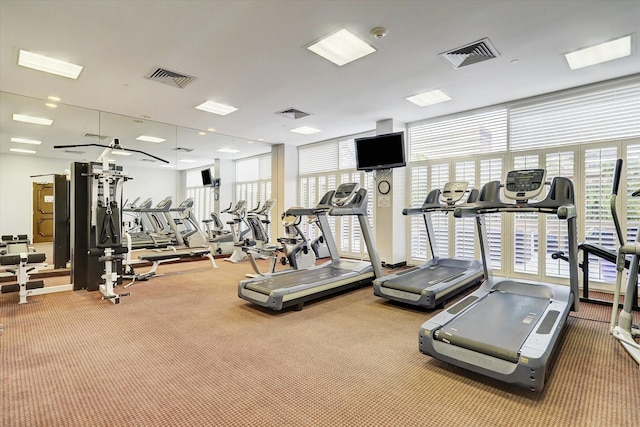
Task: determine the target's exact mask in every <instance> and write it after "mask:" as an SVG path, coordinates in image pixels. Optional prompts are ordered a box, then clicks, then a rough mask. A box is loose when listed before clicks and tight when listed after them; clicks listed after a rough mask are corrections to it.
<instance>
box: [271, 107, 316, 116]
mask: <svg viewBox="0 0 640 427" xmlns="http://www.w3.org/2000/svg"><path fill="white" fill-rule="evenodd" d="M276 114H279V115H281V116H285V117H289V118H290V119H299V118H301V117H306V116H308V115H309V113H305V112H304V111H300V110H296V109H295V108H287V109H286V110H282V111H278V112H277V113H276Z"/></svg>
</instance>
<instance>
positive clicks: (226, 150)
mask: <svg viewBox="0 0 640 427" xmlns="http://www.w3.org/2000/svg"><path fill="white" fill-rule="evenodd" d="M217 151H218V152H220V153H239V152H240V150H236V149H235V148H221V149H219V150H217Z"/></svg>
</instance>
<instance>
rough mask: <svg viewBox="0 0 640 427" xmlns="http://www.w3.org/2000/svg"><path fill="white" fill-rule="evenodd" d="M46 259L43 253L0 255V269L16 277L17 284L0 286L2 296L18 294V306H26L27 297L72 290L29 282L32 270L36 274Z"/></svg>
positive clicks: (44, 264)
mask: <svg viewBox="0 0 640 427" xmlns="http://www.w3.org/2000/svg"><path fill="white" fill-rule="evenodd" d="M9 246H14V245H9ZM16 246H17V245H16ZM25 247H26V245H25ZM46 259H47V256H46V255H45V254H44V253H29V252H26V251H23V252H20V253H9V254H6V255H0V267H2V268H3V269H4V270H5V271H7V272H9V273H11V274H14V275H16V276H17V279H18V283H13V284H8V285H2V286H0V292H1V293H3V294H4V293H9V292H19V293H20V301H19V304H26V303H27V302H28V301H27V297H28V296H31V295H43V294H50V293H54V292H61V291H70V290H72V289H73V285H60V286H49V287H45V286H44V281H43V280H36V281H29V275H30V274H31V273H32V272H34V270H35V271H36V272H37V268H38V267H45V266H46V265H47V263H46V262H45V261H46Z"/></svg>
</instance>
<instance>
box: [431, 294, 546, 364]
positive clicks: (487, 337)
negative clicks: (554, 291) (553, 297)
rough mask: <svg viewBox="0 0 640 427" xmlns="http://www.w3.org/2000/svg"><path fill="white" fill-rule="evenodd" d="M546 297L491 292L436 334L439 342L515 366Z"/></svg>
mask: <svg viewBox="0 0 640 427" xmlns="http://www.w3.org/2000/svg"><path fill="white" fill-rule="evenodd" d="M549 303H550V300H549V299H548V298H540V297H533V296H528V295H519V294H513V293H507V292H492V293H490V294H488V295H487V296H486V297H485V298H483V299H482V300H481V301H479V302H478V303H477V304H475V305H474V306H473V307H471V309H470V310H468V311H466V312H464V313H463V314H461V315H460V316H457V317H455V318H454V319H453V320H451V321H450V322H449V323H447V324H446V325H445V326H443V327H442V329H441V330H439V331H438V339H439V340H441V341H445V342H448V343H450V344H453V345H456V346H458V347H463V348H467V349H469V350H473V351H477V352H479V353H483V354H487V355H489V356H494V357H497V358H500V359H504V360H508V361H510V362H513V363H516V362H517V361H518V357H519V355H520V354H519V353H520V348H521V347H522V344H524V342H525V340H526V339H527V337H528V336H529V334H530V333H531V331H532V330H533V328H534V327H535V326H536V324H537V323H538V320H540V317H541V316H542V314H543V313H544V311H545V309H546V308H547V307H548V306H549Z"/></svg>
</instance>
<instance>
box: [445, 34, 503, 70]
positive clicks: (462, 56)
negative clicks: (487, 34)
mask: <svg viewBox="0 0 640 427" xmlns="http://www.w3.org/2000/svg"><path fill="white" fill-rule="evenodd" d="M440 56H441V57H443V58H444V59H445V60H446V61H447V62H449V63H450V64H451V65H452V66H453V68H456V69H458V68H462V67H466V66H467V65H471V64H476V63H478V62H482V61H486V60H488V59H493V58H496V57H498V56H500V53H498V51H497V50H496V48H495V47H494V46H493V45H492V44H491V42H490V41H489V39H482V40H478V41H477V42H473V43H469V44H467V45H464V46H462V47H458V48H456V49H453V50H450V51H448V52H443V53H441V54H440Z"/></svg>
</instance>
